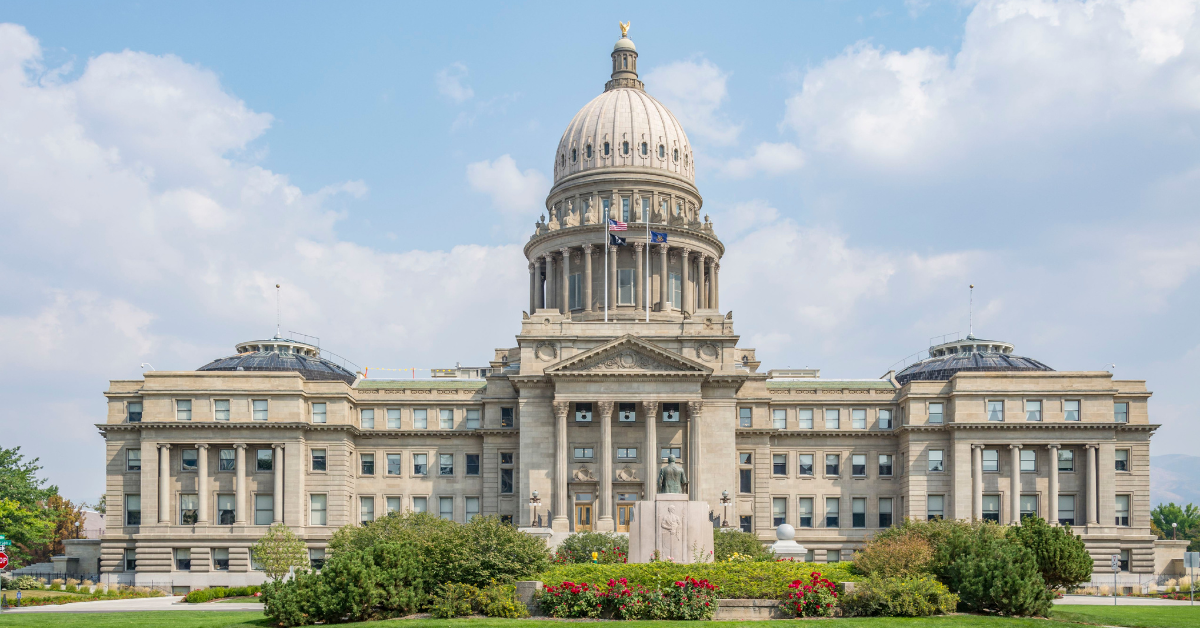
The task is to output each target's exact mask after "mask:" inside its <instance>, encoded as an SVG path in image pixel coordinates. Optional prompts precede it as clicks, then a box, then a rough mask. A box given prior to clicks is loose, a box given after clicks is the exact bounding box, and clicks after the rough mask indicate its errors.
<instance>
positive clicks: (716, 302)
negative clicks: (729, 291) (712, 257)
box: [709, 260, 721, 310]
mask: <svg viewBox="0 0 1200 628" xmlns="http://www.w3.org/2000/svg"><path fill="white" fill-rule="evenodd" d="M719 270H721V261H720V260H716V261H714V262H713V265H712V284H711V285H710V287H709V289H710V290H712V298H711V299H709V303H710V304H711V306H710V307H712V309H714V310H719V309H721V291H720V287H719V286H718V285H717V277H718V272H717V271H719Z"/></svg>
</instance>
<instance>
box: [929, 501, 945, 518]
mask: <svg viewBox="0 0 1200 628" xmlns="http://www.w3.org/2000/svg"><path fill="white" fill-rule="evenodd" d="M927 511H928V519H929V520H930V521H933V520H934V519H941V518H943V517H944V516H945V514H946V496H945V495H930V496H929V502H928V507H927Z"/></svg>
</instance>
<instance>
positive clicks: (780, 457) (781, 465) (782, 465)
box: [771, 454, 788, 475]
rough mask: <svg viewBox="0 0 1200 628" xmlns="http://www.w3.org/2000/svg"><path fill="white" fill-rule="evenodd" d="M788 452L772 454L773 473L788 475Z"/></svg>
mask: <svg viewBox="0 0 1200 628" xmlns="http://www.w3.org/2000/svg"><path fill="white" fill-rule="evenodd" d="M787 458H788V457H787V454H771V473H772V474H773V475H787Z"/></svg>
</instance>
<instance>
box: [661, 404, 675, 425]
mask: <svg viewBox="0 0 1200 628" xmlns="http://www.w3.org/2000/svg"><path fill="white" fill-rule="evenodd" d="M662 414H663V418H662V420H663V423H678V422H679V404H677V403H664V404H662Z"/></svg>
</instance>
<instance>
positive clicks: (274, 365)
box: [196, 339, 357, 384]
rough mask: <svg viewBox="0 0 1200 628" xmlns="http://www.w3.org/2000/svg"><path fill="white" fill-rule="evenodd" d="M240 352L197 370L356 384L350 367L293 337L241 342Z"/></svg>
mask: <svg viewBox="0 0 1200 628" xmlns="http://www.w3.org/2000/svg"><path fill="white" fill-rule="evenodd" d="M237 349H238V354H237V355H231V356H229V357H226V358H220V359H218V360H213V361H212V362H209V363H208V364H205V365H204V366H202V367H200V368H198V369H196V370H197V371H276V372H280V371H283V372H288V371H290V372H295V373H299V374H301V375H303V376H304V379H309V380H327V381H328V380H341V381H343V382H346V383H347V384H354V380H355V379H357V378H356V376H355V375H354V373H352V372H350V371H349V370H347V369H345V368H343V367H342V366H339V365H338V364H335V363H333V362H330V361H329V360H326V359H325V358H322V357H321V356H320V353H319V351H320V350H319V349H316V348H315V347H312V346H309V345H305V344H302V343H298V342H296V341H293V340H282V339H273V340H261V341H254V342H247V343H242V344H239V345H238V347H237Z"/></svg>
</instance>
